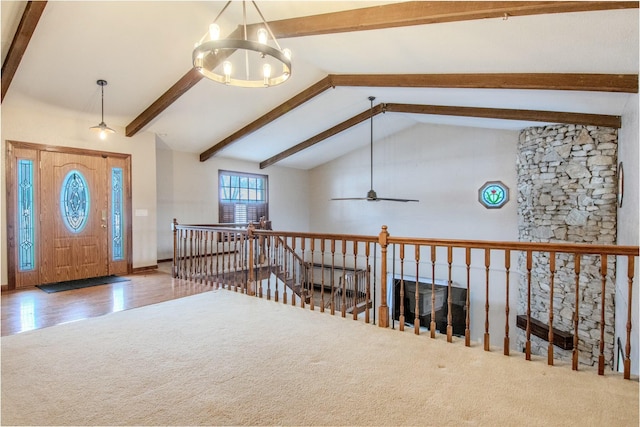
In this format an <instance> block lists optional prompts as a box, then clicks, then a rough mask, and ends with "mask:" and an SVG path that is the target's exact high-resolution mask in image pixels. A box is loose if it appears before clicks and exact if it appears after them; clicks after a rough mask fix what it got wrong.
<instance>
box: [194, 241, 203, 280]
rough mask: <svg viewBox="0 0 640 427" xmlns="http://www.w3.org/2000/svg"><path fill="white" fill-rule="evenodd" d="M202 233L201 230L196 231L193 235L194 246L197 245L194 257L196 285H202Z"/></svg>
mask: <svg viewBox="0 0 640 427" xmlns="http://www.w3.org/2000/svg"><path fill="white" fill-rule="evenodd" d="M201 233H202V231H200V230H194V232H193V234H194V237H195V239H194V240H195V241H194V245H195V255H194V269H193V274H194V280H195V282H196V283H200V278H201V274H200V271H201V269H202V265H201V259H200V242H201Z"/></svg>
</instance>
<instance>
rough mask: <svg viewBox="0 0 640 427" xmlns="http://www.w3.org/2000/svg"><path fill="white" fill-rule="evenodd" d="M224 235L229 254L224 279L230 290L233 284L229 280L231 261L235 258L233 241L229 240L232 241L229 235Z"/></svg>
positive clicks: (231, 280) (230, 279)
mask: <svg viewBox="0 0 640 427" xmlns="http://www.w3.org/2000/svg"><path fill="white" fill-rule="evenodd" d="M226 234H227V237H228V242H229V254H228V256H227V270H226V271H225V277H226V280H225V282H227V289H229V290H231V285H232V284H233V283H232V282H233V279H232V278H231V274H232V271H233V270H232V269H231V261H232V260H233V259H234V258H235V240H231V239H232V237H231V236H232V234H231V233H226ZM234 288H235V286H234Z"/></svg>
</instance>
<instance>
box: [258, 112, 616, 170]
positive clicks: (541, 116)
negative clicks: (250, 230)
mask: <svg viewBox="0 0 640 427" xmlns="http://www.w3.org/2000/svg"><path fill="white" fill-rule="evenodd" d="M383 112H384V113H386V112H391V113H412V114H434V115H441V116H460V117H479V118H488V119H501V120H522V121H532V122H550V123H570V124H576V125H586V126H605V127H612V128H619V127H620V126H621V118H620V116H610V115H604V114H585V113H567V112H561V111H538V110H512V109H504V108H478V107H455V106H443V105H419V104H394V103H388V104H378V105H376V106H375V107H374V110H373V114H372V113H371V111H369V110H368V111H365V112H362V113H360V114H358V115H357V116H354V117H352V118H350V119H349V120H346V121H344V122H342V123H340V124H339V125H336V126H334V127H332V128H330V129H327V130H326V131H324V132H320V133H319V134H317V135H315V136H312V137H311V138H309V139H307V140H306V141H303V142H301V143H299V144H297V145H295V146H293V147H291V148H289V149H287V150H285V151H283V152H281V153H278V154H276V155H275V156H273V157H270V158H268V159H267V160H264V161H262V162H260V169H264V168H266V167H268V166H271V165H273V164H275V163H277V162H279V161H281V160H284V159H286V158H287V157H289V156H292V155H294V154H296V153H299V152H300V151H302V150H305V149H307V148H309V147H311V146H313V145H315V144H317V143H319V142H321V141H323V140H325V139H327V138H329V137H332V136H334V135H336V134H338V133H340V132H342V131H344V130H346V129H348V128H350V127H352V126H355V125H357V124H358V123H360V122H363V121H364V120H366V119H368V118H369V117H372V116H375V115H376V114H379V113H383Z"/></svg>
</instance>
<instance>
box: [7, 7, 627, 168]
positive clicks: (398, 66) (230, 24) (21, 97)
mask: <svg viewBox="0 0 640 427" xmlns="http://www.w3.org/2000/svg"><path fill="white" fill-rule="evenodd" d="M234 3H239V2H234ZM1 5H2V61H3V69H2V105H3V107H7V106H9V107H16V108H37V109H39V110H42V111H47V112H51V113H54V114H59V115H63V116H68V117H73V118H75V119H76V120H79V121H86V122H87V126H91V125H95V124H97V123H98V121H99V119H100V88H99V87H98V86H97V85H96V80H98V79H105V80H107V81H108V85H107V86H106V87H105V121H106V122H107V124H108V125H109V126H110V127H113V128H115V129H116V130H117V131H118V132H119V133H123V134H126V135H127V136H132V135H135V134H136V133H138V132H142V131H149V132H154V133H156V134H157V135H158V142H159V144H161V145H163V146H165V147H166V148H170V149H173V150H179V151H187V152H193V153H197V154H199V155H200V158H201V160H202V161H207V160H208V159H210V158H212V157H215V156H224V157H231V158H238V159H244V160H248V161H251V162H256V163H259V164H260V165H261V167H268V166H270V165H272V164H278V165H283V166H289V167H296V168H302V169H309V168H313V167H315V166H318V165H320V164H322V163H324V162H327V161H330V160H332V159H334V158H336V157H339V156H341V155H343V154H345V153H347V152H350V151H352V150H354V149H357V148H360V147H363V146H365V145H367V144H368V143H369V126H368V125H366V123H365V122H366V121H367V119H368V118H369V116H370V112H369V100H368V99H367V98H368V97H369V96H375V97H376V100H375V104H376V108H375V110H374V114H375V118H374V121H375V122H376V127H375V134H374V140H379V139H382V138H392V137H393V135H394V134H395V133H396V132H400V131H402V130H404V129H406V128H408V127H411V126H414V125H416V124H418V123H441V124H447V125H455V126H475V127H488V128H496V129H512V130H517V129H522V128H524V127H527V126H531V125H534V124H540V123H557V122H572V123H585V124H600V125H605V126H617V124H618V123H619V122H620V118H619V116H620V114H621V113H622V111H623V109H624V107H625V104H626V103H627V102H629V99H630V97H631V95H630V94H634V93H637V91H638V69H639V66H638V62H639V60H638V50H639V49H638V28H639V22H638V2H607V1H605V2H563V1H560V2H553V1H551V2H549V1H546V2H517V1H516V2H388V1H387V2H385V1H382V2H380V1H264V2H258V6H259V7H260V9H261V11H262V12H263V14H264V16H265V18H266V19H267V20H268V21H270V23H271V27H272V30H273V32H274V33H275V34H276V36H277V37H278V40H279V42H280V44H281V45H282V46H283V47H288V48H290V49H291V50H292V51H293V59H292V76H291V78H290V79H289V81H287V82H286V83H284V84H282V85H280V86H276V87H271V88H265V89H245V88H235V87H227V86H224V85H221V84H219V83H215V82H213V81H210V80H207V79H206V78H201V76H200V75H199V73H197V72H196V71H195V70H193V68H192V63H191V52H192V50H193V44H194V42H195V41H196V40H198V39H200V37H201V36H202V34H203V33H204V32H205V30H206V28H207V27H208V24H209V23H210V22H211V21H212V20H213V19H214V18H215V17H216V16H217V14H218V12H220V10H221V9H222V7H223V6H224V2H201V1H196V2H188V1H173V2H172V1H159V2H153V1H139V2H129V1H124V2H99V1H98V2H96V1H86V2H85V1H55V2H8V1H3V2H2V3H1ZM248 9H250V8H249V7H248ZM241 14H242V12H241V7H240V5H239V4H231V5H230V6H229V9H228V11H227V12H225V14H224V15H223V16H222V18H221V19H223V22H222V23H221V24H222V25H221V27H222V28H223V35H224V34H226V33H228V32H230V31H232V30H233V29H235V27H236V26H237V25H238V24H239V23H241V22H242V15H241ZM252 18H253V19H252ZM21 19H22V23H21V24H20V20H21ZM258 19H259V18H258V17H257V16H256V17H252V16H251V15H248V20H249V21H250V22H257V21H258ZM225 30H226V32H225ZM12 43H13V44H12ZM383 112H384V114H380V113H383ZM94 122H95V123H94ZM132 141H133V140H132Z"/></svg>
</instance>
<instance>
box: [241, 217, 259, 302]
mask: <svg viewBox="0 0 640 427" xmlns="http://www.w3.org/2000/svg"><path fill="white" fill-rule="evenodd" d="M253 230H254V226H253V223H252V222H251V223H249V228H248V230H247V235H246V236H245V235H244V234H241V235H240V247H241V248H243V250H242V254H243V256H242V257H241V261H243V262H242V263H241V266H242V267H241V269H242V270H244V269H247V270H248V272H249V274H248V277H247V279H246V280H243V281H242V287H243V288H244V289H243V291H244V293H245V294H247V295H256V294H257V292H256V276H255V270H254V264H253V256H254V252H253V244H254V235H253ZM245 248H246V249H248V252H249V253H248V254H246V255H244V254H245Z"/></svg>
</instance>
